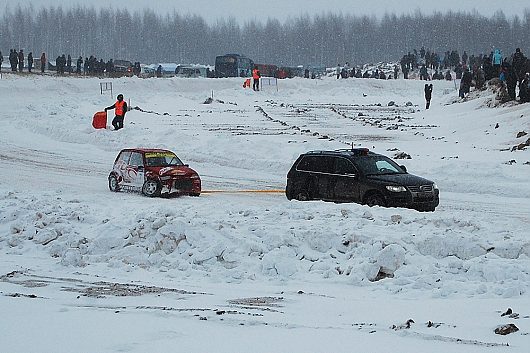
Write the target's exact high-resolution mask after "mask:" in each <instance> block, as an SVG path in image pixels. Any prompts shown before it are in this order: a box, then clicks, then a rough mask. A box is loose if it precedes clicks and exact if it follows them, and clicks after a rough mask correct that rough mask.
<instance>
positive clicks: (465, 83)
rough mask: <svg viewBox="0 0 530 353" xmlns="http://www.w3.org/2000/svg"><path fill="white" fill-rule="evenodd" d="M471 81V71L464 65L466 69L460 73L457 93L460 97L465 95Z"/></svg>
mask: <svg viewBox="0 0 530 353" xmlns="http://www.w3.org/2000/svg"><path fill="white" fill-rule="evenodd" d="M472 81H473V76H472V75H471V72H469V69H468V68H467V67H466V70H465V71H464V74H463V75H462V80H461V81H460V92H459V94H458V95H459V96H460V98H464V97H465V95H466V94H468V93H469V90H470V89H471V83H472Z"/></svg>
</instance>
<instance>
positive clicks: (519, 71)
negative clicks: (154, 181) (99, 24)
mask: <svg viewBox="0 0 530 353" xmlns="http://www.w3.org/2000/svg"><path fill="white" fill-rule="evenodd" d="M2 61H3V56H2V53H1V51H0V67H1V64H2ZM9 63H10V66H11V71H13V72H22V71H24V69H27V71H28V72H32V70H33V68H34V67H36V68H38V69H40V71H41V72H42V73H44V72H45V71H46V68H47V67H48V69H49V70H56V71H57V73H58V74H61V75H63V74H65V73H68V74H78V75H97V76H100V75H107V76H113V75H114V74H116V73H118V70H117V67H116V66H115V64H114V61H113V59H109V60H108V61H104V60H103V59H99V60H98V59H97V58H96V57H95V56H94V55H91V56H90V57H85V58H84V59H83V57H82V56H79V58H77V59H76V61H75V63H74V62H72V57H71V56H70V55H67V56H66V55H65V54H63V55H61V56H58V57H57V59H56V60H55V65H52V63H50V62H48V59H47V57H46V54H45V53H42V54H41V56H40V59H38V60H34V58H33V53H32V52H29V53H28V54H27V56H26V55H25V53H24V50H23V49H20V50H18V51H17V50H16V49H11V50H10V52H9ZM400 69H401V73H402V77H403V78H404V79H408V78H409V75H410V74H411V73H412V72H417V73H418V74H419V79H420V80H426V81H429V80H453V79H457V80H460V89H459V95H460V97H464V96H466V95H467V94H468V93H469V91H470V88H471V87H472V86H474V87H475V88H477V89H481V88H483V87H484V84H485V83H486V81H488V80H491V79H493V78H498V79H499V80H500V81H501V82H502V83H503V84H504V85H505V87H506V90H507V94H508V97H509V99H510V100H516V92H517V88H518V89H519V100H520V101H521V102H530V74H529V72H530V60H529V59H528V58H527V57H526V56H525V55H524V54H523V52H522V51H521V49H520V48H517V49H516V50H515V52H514V53H513V54H511V55H507V56H504V55H503V53H502V52H501V50H500V49H495V50H494V51H491V52H490V54H489V55H484V54H481V55H477V56H475V55H471V56H469V55H468V53H467V52H466V51H464V52H463V54H462V55H460V54H459V53H458V51H457V50H452V51H446V52H445V53H444V54H443V55H439V54H438V53H436V52H435V51H431V50H426V49H425V48H424V47H422V48H421V49H420V50H419V51H418V50H416V49H414V50H413V51H412V52H408V53H407V54H406V55H404V56H403V57H402V58H401V60H400V62H399V65H394V67H393V68H392V69H391V70H388V69H386V70H383V69H373V70H371V71H370V70H365V71H364V72H362V70H361V68H355V67H350V66H349V63H347V62H346V64H345V65H344V66H341V65H340V64H339V65H337V68H336V72H335V74H336V77H337V79H339V78H349V77H350V78H376V79H391V78H393V79H397V78H398V77H400ZM122 70H123V68H121V70H120V72H119V73H120V74H121V73H122V72H123V71H122ZM126 70H127V71H128V73H131V74H136V75H139V74H140V71H141V68H140V63H139V62H135V63H134V65H132V67H130V68H126ZM158 71H161V66H159V67H158V70H157V73H159V72H158ZM385 71H386V72H385ZM157 76H161V72H160V73H159V75H157ZM305 77H307V78H309V74H308V70H306V73H305Z"/></svg>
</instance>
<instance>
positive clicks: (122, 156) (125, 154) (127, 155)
mask: <svg viewBox="0 0 530 353" xmlns="http://www.w3.org/2000/svg"><path fill="white" fill-rule="evenodd" d="M130 157H131V152H122V153H120V156H119V157H118V159H117V160H116V163H118V162H121V163H124V164H129V158H130Z"/></svg>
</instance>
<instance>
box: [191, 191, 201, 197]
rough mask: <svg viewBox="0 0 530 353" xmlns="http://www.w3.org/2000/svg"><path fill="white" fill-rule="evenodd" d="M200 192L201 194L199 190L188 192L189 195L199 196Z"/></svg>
mask: <svg viewBox="0 0 530 353" xmlns="http://www.w3.org/2000/svg"><path fill="white" fill-rule="evenodd" d="M200 194H201V193H200V192H192V193H190V196H193V197H199V195H200Z"/></svg>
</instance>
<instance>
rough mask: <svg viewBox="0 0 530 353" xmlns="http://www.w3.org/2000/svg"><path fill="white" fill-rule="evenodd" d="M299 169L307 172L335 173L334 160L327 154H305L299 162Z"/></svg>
mask: <svg viewBox="0 0 530 353" xmlns="http://www.w3.org/2000/svg"><path fill="white" fill-rule="evenodd" d="M297 169H298V170H303V171H307V172H319V173H333V169H334V160H333V158H331V157H325V156H305V157H303V158H302V160H301V161H300V163H298V166H297Z"/></svg>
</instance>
